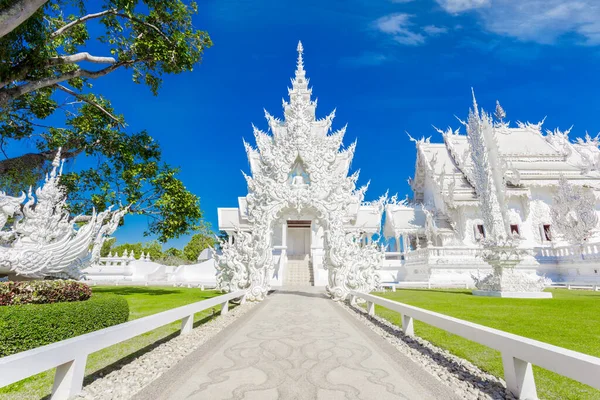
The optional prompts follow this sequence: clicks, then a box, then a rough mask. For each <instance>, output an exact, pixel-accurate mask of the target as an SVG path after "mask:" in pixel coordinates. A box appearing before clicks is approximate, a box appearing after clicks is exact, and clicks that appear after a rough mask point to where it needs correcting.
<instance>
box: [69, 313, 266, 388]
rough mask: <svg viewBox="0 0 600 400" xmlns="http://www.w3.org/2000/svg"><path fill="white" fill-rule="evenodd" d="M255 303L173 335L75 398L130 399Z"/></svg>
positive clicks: (91, 385) (97, 381)
mask: <svg viewBox="0 0 600 400" xmlns="http://www.w3.org/2000/svg"><path fill="white" fill-rule="evenodd" d="M256 304H257V303H254V302H247V303H246V304H244V305H243V306H238V307H235V308H233V309H231V310H229V312H228V313H227V314H225V315H222V316H219V317H217V318H215V319H212V320H210V321H209V322H207V323H205V324H202V325H201V326H199V327H197V328H195V329H193V330H192V332H190V333H189V334H187V335H183V336H181V335H180V336H177V337H175V338H173V339H171V340H169V341H167V342H165V343H162V344H160V345H159V346H157V347H156V348H154V349H153V350H151V351H149V352H147V353H145V354H143V355H141V356H139V357H137V358H135V359H134V360H133V361H131V362H129V363H126V364H124V365H120V366H119V367H120V368H119V369H117V370H115V371H112V372H111V373H109V374H107V375H105V376H103V377H99V376H98V377H97V379H96V380H95V381H93V382H92V383H90V384H89V385H87V386H85V387H84V388H83V391H82V393H80V394H79V395H78V396H77V397H75V398H76V399H86V400H92V399H94V400H104V399H106V400H108V399H110V400H119V399H129V398H131V397H133V396H134V395H135V394H136V393H138V392H139V391H140V390H142V389H143V388H144V387H145V386H147V385H148V384H150V383H151V382H152V381H154V380H155V379H156V378H158V377H159V376H160V375H162V374H163V373H164V372H166V371H167V370H168V369H169V368H171V367H173V366H174V365H175V364H177V363H178V362H179V361H181V360H182V359H183V358H184V357H185V356H187V355H188V354H190V353H191V352H192V351H194V350H196V349H197V348H198V347H200V346H201V345H202V344H204V343H205V342H206V341H207V340H209V339H210V338H212V337H213V336H215V335H217V334H218V333H219V332H221V331H222V330H223V329H224V328H226V327H227V326H228V325H230V324H231V323H232V322H233V321H235V320H236V319H237V318H239V317H240V316H242V315H243V314H245V313H247V312H248V311H250V310H251V309H252V308H253V307H254V306H255V305H256Z"/></svg>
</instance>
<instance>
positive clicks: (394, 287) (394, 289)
mask: <svg viewBox="0 0 600 400" xmlns="http://www.w3.org/2000/svg"><path fill="white" fill-rule="evenodd" d="M395 291H396V285H394V284H392V292H395Z"/></svg>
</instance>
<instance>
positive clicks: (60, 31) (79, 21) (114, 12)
mask: <svg viewBox="0 0 600 400" xmlns="http://www.w3.org/2000/svg"><path fill="white" fill-rule="evenodd" d="M109 14H112V15H116V16H117V17H121V18H126V19H128V20H130V21H133V22H137V23H138V24H142V25H144V26H147V27H148V28H150V29H153V30H155V31H156V32H158V34H159V35H161V36H162V37H163V38H165V39H166V41H167V42H169V43H171V39H169V37H168V36H167V35H166V34H165V33H164V32H163V31H162V30H160V29H159V28H158V27H157V26H156V25H153V24H151V23H149V22H146V21H143V20H141V19H139V18H135V17H132V16H130V15H127V14H123V13H120V12H119V11H118V10H116V9H114V8H111V9H110V10H105V11H101V12H98V13H94V14H88V15H84V16H83V17H81V18H78V19H76V20H75V21H72V22H69V23H68V24H66V25H65V26H63V27H62V28H59V29H57V30H56V31H54V32H52V34H51V35H50V37H51V38H55V37H56V36H59V35H61V34H63V33H64V32H65V31H67V30H69V29H71V28H72V27H74V26H75V25H79V24H82V23H84V22H86V21H88V20H90V19H94V18H100V17H103V16H105V15H109Z"/></svg>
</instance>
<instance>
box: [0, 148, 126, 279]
mask: <svg viewBox="0 0 600 400" xmlns="http://www.w3.org/2000/svg"><path fill="white" fill-rule="evenodd" d="M62 166H63V162H62V161H61V160H60V149H59V150H58V152H57V154H56V157H55V158H54V161H53V162H52V170H51V172H50V173H49V174H47V175H46V178H45V180H44V183H43V185H42V186H41V187H39V188H38V189H37V190H36V191H35V195H34V194H33V193H32V190H31V188H30V189H29V193H28V194H27V195H25V194H24V193H23V194H22V195H21V196H20V197H11V196H8V195H7V194H6V193H4V192H0V275H8V276H11V277H17V278H21V279H23V278H25V279H36V278H37V279H39V278H45V277H56V278H73V279H79V278H81V276H82V274H81V270H82V269H83V268H85V267H87V266H89V265H90V263H91V261H92V259H93V257H96V258H97V257H98V256H99V252H100V248H101V247H102V243H103V242H104V239H105V238H106V236H107V235H110V234H112V233H113V232H114V231H115V229H116V227H117V226H118V224H119V221H120V219H121V218H122V217H123V215H124V214H125V213H126V212H127V208H124V209H121V210H118V211H115V212H112V211H111V208H109V209H107V210H105V211H103V212H100V213H96V211H95V210H94V211H93V212H92V215H91V216H90V217H89V218H88V220H87V222H86V223H85V224H84V225H83V226H81V227H79V228H78V229H75V226H76V222H75V221H76V219H72V218H70V215H69V212H68V209H67V206H66V193H65V191H64V188H63V187H62V186H61V185H60V184H59V180H60V176H61V175H62ZM25 199H27V201H26V203H25V204H24V205H21V204H22V203H23V201H24V200H25ZM13 217H14V218H15V221H14V223H13V224H12V225H11V226H6V225H7V222H8V221H9V218H13ZM90 247H92V250H91V251H90Z"/></svg>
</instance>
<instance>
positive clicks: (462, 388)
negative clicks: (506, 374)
mask: <svg viewBox="0 0 600 400" xmlns="http://www.w3.org/2000/svg"><path fill="white" fill-rule="evenodd" d="M340 304H342V307H343V308H345V309H346V310H347V311H348V312H349V313H351V314H352V315H353V316H354V317H356V318H357V319H358V320H360V321H362V322H363V323H364V324H366V325H367V326H368V327H369V328H371V329H372V330H373V331H375V332H376V333H377V334H379V335H380V336H381V337H383V338H384V339H385V340H387V341H388V342H389V343H391V344H392V345H393V346H394V347H395V348H396V349H397V350H398V351H399V352H401V353H402V354H404V355H406V356H408V357H409V358H410V359H412V360H413V361H415V362H417V363H418V364H419V365H421V366H423V368H424V369H425V370H426V371H428V372H429V373H431V374H432V375H433V376H434V377H435V378H437V379H438V380H439V381H441V382H442V383H444V384H445V385H447V386H449V387H451V388H452V389H453V390H454V392H455V393H456V394H457V395H459V396H460V397H462V398H464V399H469V400H471V399H473V400H484V399H485V400H488V399H494V400H503V399H510V400H515V397H514V396H513V395H512V394H511V393H510V392H508V391H507V390H506V383H505V382H504V380H502V379H499V378H497V377H495V376H493V375H490V374H488V373H487V372H484V371H482V370H481V369H479V368H477V367H476V366H475V365H473V364H472V363H470V362H469V361H467V360H464V359H462V358H460V357H457V356H455V355H452V354H450V353H449V352H448V351H447V350H443V349H441V348H439V347H437V346H434V345H433V344H431V343H429V342H428V341H426V340H424V339H421V338H419V337H416V336H414V337H411V336H406V335H404V332H402V329H400V328H399V327H398V326H396V325H394V324H392V323H391V322H389V321H387V320H386V319H384V318H381V317H378V316H374V317H370V316H369V315H368V314H367V312H366V310H364V309H363V308H361V307H357V306H354V305H348V304H343V303H340Z"/></svg>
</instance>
